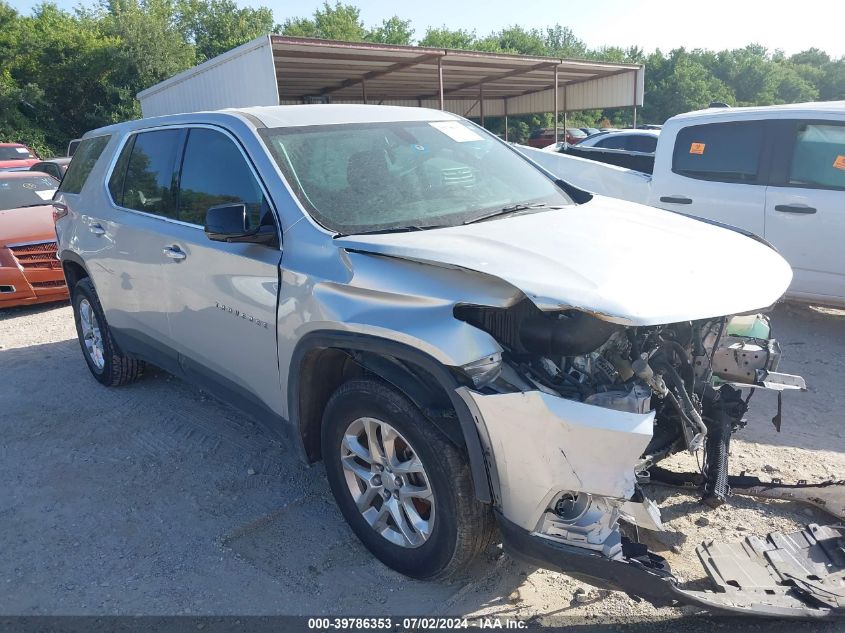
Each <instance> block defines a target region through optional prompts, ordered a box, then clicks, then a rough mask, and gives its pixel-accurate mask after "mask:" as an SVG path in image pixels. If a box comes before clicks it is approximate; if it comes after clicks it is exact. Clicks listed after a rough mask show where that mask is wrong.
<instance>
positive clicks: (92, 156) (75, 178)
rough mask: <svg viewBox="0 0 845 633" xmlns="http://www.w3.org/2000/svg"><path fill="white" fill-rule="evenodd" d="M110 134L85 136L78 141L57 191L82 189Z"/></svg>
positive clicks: (75, 191)
mask: <svg viewBox="0 0 845 633" xmlns="http://www.w3.org/2000/svg"><path fill="white" fill-rule="evenodd" d="M110 138H111V136H95V137H94V138H86V139H85V140H83V141H82V142H80V143H79V147H77V148H76V152H75V153H74V155H73V160H72V161H70V165H68V168H67V172H65V177H64V178H62V184H61V185H60V186H59V191H62V192H64V193H79V192H80V191H82V186H83V185H84V184H85V181H86V180H88V175H89V174H90V173H91V170H92V169H94V165H96V164H97V159H98V158H100V154H102V153H103V150H104V149H105V148H106V145H107V144H108V142H109V139H110Z"/></svg>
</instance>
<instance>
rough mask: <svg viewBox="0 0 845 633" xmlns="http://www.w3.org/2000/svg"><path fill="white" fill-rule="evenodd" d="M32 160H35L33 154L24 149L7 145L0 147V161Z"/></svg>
mask: <svg viewBox="0 0 845 633" xmlns="http://www.w3.org/2000/svg"><path fill="white" fill-rule="evenodd" d="M32 158H35V154H33V153H32V152H30V151H29V150H28V149H27V148H26V147H22V146H8V145H6V146H5V147H0V160H30V159H32Z"/></svg>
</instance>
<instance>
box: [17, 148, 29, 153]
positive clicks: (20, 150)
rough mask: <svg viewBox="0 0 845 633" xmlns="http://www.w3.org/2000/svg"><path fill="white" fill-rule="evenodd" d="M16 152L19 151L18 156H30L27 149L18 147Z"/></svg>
mask: <svg viewBox="0 0 845 633" xmlns="http://www.w3.org/2000/svg"><path fill="white" fill-rule="evenodd" d="M15 151H17V153H18V154H29V150H28V149H27V148H25V147H16V148H15Z"/></svg>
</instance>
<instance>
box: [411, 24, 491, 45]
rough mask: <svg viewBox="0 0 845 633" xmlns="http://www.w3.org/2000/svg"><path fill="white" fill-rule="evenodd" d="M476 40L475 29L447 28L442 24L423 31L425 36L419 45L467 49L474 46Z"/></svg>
mask: <svg viewBox="0 0 845 633" xmlns="http://www.w3.org/2000/svg"><path fill="white" fill-rule="evenodd" d="M477 42H478V39H477V38H476V37H475V31H465V30H463V29H449V28H447V27H446V26H445V25H444V26H442V27H440V28H429V29H428V30H427V31H426V32H425V37H423V38H422V39H421V40H420V46H429V47H431V48H456V49H469V48H473V47H475V46H476V45H477Z"/></svg>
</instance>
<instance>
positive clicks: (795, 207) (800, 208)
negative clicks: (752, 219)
mask: <svg viewBox="0 0 845 633" xmlns="http://www.w3.org/2000/svg"><path fill="white" fill-rule="evenodd" d="M775 211H782V212H783V213H815V212H816V209H815V207H808V206H807V205H805V204H778V205H775Z"/></svg>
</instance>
